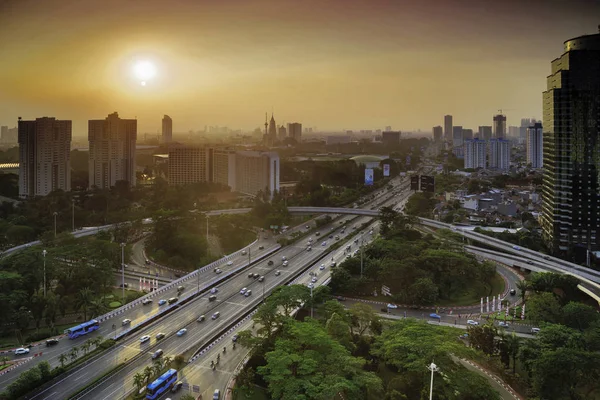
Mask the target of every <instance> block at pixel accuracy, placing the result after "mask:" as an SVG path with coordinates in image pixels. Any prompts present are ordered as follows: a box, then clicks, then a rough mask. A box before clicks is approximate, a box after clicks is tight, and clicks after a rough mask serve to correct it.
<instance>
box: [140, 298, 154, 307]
mask: <svg viewBox="0 0 600 400" xmlns="http://www.w3.org/2000/svg"><path fill="white" fill-rule="evenodd" d="M142 304H143V305H145V306H147V305H148V304H152V299H144V300H142Z"/></svg>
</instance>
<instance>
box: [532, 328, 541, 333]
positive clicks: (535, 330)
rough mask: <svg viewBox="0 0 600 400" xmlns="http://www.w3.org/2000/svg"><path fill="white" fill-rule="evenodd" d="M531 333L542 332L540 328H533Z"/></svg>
mask: <svg viewBox="0 0 600 400" xmlns="http://www.w3.org/2000/svg"><path fill="white" fill-rule="evenodd" d="M531 333H532V334H534V335H535V334H536V333H540V328H531Z"/></svg>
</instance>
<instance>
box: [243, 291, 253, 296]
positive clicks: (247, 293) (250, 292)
mask: <svg viewBox="0 0 600 400" xmlns="http://www.w3.org/2000/svg"><path fill="white" fill-rule="evenodd" d="M251 294H252V290H246V293H244V296H246V297H248V296H250V295H251Z"/></svg>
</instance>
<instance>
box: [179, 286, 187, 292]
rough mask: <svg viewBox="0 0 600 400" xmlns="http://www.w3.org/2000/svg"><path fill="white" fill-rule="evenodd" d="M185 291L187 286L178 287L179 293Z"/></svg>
mask: <svg viewBox="0 0 600 400" xmlns="http://www.w3.org/2000/svg"><path fill="white" fill-rule="evenodd" d="M184 290H185V286H177V293H181V292H183V291H184Z"/></svg>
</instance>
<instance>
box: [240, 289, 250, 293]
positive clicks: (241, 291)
mask: <svg viewBox="0 0 600 400" xmlns="http://www.w3.org/2000/svg"><path fill="white" fill-rule="evenodd" d="M247 290H248V289H247V288H242V290H240V294H246V291H247Z"/></svg>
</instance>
